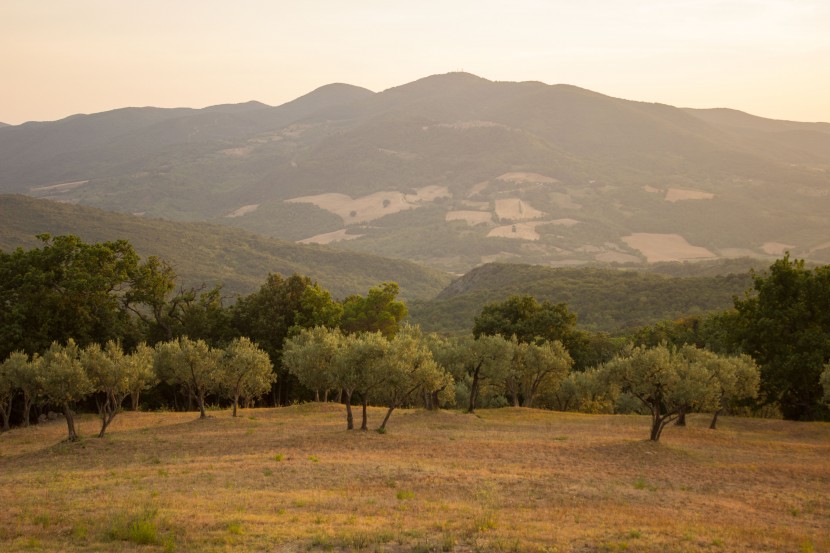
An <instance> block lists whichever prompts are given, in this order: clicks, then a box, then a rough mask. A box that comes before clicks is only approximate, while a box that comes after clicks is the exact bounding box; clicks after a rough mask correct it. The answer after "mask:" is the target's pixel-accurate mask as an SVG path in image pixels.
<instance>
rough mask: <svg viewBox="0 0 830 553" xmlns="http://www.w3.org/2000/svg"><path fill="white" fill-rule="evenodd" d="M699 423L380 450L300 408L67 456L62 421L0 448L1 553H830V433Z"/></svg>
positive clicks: (572, 426) (498, 416)
mask: <svg viewBox="0 0 830 553" xmlns="http://www.w3.org/2000/svg"><path fill="white" fill-rule="evenodd" d="M381 416H382V411H381V410H380V409H372V410H371V412H370V423H373V424H375V425H377V423H379V421H380V418H381ZM96 423H97V421H96V420H95V419H94V418H93V417H90V416H85V417H81V419H80V430H81V433H82V434H83V435H85V436H92V435H93V433H94V431H95V430H96V426H97V424H96ZM707 424H708V417H705V416H703V415H700V416H692V417H690V421H689V426H688V427H687V428H674V427H672V428H669V429H667V431H666V433H665V434H664V438H663V442H662V443H660V444H653V443H650V442H647V441H644V440H643V438H644V437H646V435H647V432H648V420H647V419H646V418H644V417H638V416H604V415H578V414H569V413H556V412H546V411H536V410H528V409H518V408H511V409H500V410H487V411H480V412H479V413H477V414H476V415H467V414H461V413H457V412H447V411H444V412H438V413H430V412H424V411H406V410H404V411H401V412H396V413H395V414H394V415H393V417H392V419H391V421H390V424H389V432H388V433H387V434H385V435H380V434H377V433H375V432H366V433H361V432H359V431H352V432H348V431H346V430H345V429H344V426H345V424H344V411H343V408H342V406H339V405H334V404H325V405H323V404H307V405H300V406H294V407H288V408H282V409H261V410H260V409H257V410H250V411H244V412H243V416H242V417H240V418H237V419H233V418H231V417H230V416H229V413H228V412H225V411H216V412H213V413H212V417H210V418H209V419H207V420H201V421H200V420H198V419H196V416H195V414H193V413H125V414H123V415H121V416H119V417H118V418H116V420H115V422H114V423H113V425H112V427H111V430H110V432H109V433H108V437H107V438H105V439H103V440H99V439H97V438H93V437H86V438H84V439H83V440H82V441H81V442H80V443H76V444H69V443H64V442H61V440H62V439H63V436H64V433H65V427H64V425H63V424H62V421H59V422H52V423H48V424H46V425H42V426H38V427H34V428H28V429H15V430H12V431H11V432H8V433H6V434H3V435H2V437H0V500H1V502H0V504H1V505H2V506H3V508H2V510H0V550H2V551H4V552H9V553H12V552H17V551H70V552H71V551H286V552H287V551H352V550H355V551H388V552H399V551H458V552H467V551H533V552H543V551H558V552H574V553H576V552H580V553H581V552H592V551H625V550H628V551H654V552H658V551H661V552H662V551H712V552H720V551H794V552H797V551H828V550H830V461H828V459H830V425H828V424H821V423H790V422H784V421H770V420H751V419H736V418H729V417H725V418H722V419H721V423H720V424H721V428H720V429H719V430H717V431H710V430H708V429H707V428H706V425H707ZM142 541H143V543H147V545H142V544H141V543H142Z"/></svg>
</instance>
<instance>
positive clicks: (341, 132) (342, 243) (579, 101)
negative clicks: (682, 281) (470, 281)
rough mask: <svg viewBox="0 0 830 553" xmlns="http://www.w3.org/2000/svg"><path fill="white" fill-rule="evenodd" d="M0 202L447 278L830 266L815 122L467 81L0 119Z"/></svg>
mask: <svg viewBox="0 0 830 553" xmlns="http://www.w3.org/2000/svg"><path fill="white" fill-rule="evenodd" d="M0 191H6V192H17V193H23V194H27V195H30V196H34V197H41V198H52V199H60V200H61V201H71V202H76V203H80V204H85V205H90V206H95V207H99V208H103V209H107V210H113V211H122V212H127V213H141V214H144V215H145V216H146V217H164V218H168V219H174V220H183V221H212V222H215V223H219V224H222V225H227V226H236V227H241V228H244V229H247V230H249V231H253V232H256V233H260V234H265V235H269V236H274V237H278V238H281V239H285V240H291V241H302V242H310V243H321V244H331V245H333V246H336V247H338V248H341V249H350V250H354V251H361V252H366V253H374V254H380V255H384V256H387V257H392V258H405V259H411V260H416V261H419V262H422V263H425V264H429V265H431V266H433V267H436V268H440V269H442V270H448V271H453V272H457V273H463V272H466V271H467V270H469V269H470V268H473V267H475V266H478V265H481V264H484V263H488V262H493V261H510V262H517V263H534V264H544V265H552V266H569V265H574V264H585V263H597V262H599V263H605V264H609V263H611V264H613V263H632V262H640V263H642V262H658V261H672V260H680V261H683V260H702V259H721V258H734V257H745V256H750V257H757V258H766V259H769V258H772V257H776V256H779V255H780V254H782V253H783V252H784V251H787V250H788V251H791V252H792V254H793V255H794V256H797V257H804V258H807V259H810V260H813V261H816V262H825V263H827V262H830V238H828V237H830V220H829V219H828V218H827V217H826V213H828V212H830V124H828V123H799V122H791V121H776V120H771V119H764V118H760V117H755V116H752V115H749V114H745V113H742V112H738V111H735V110H727V109H713V110H693V109H681V108H676V107H672V106H667V105H662V104H650V103H643V102H634V101H629V100H621V99H617V98H612V97H609V96H605V95H602V94H599V93H596V92H592V91H589V90H585V89H581V88H578V87H574V86H569V85H547V84H543V83H539V82H521V83H516V82H492V81H489V80H486V79H482V78H480V77H477V76H474V75H470V74H467V73H450V74H446V75H435V76H431V77H426V78H424V79H420V80H418V81H415V82H412V83H408V84H405V85H402V86H398V87H395V88H391V89H389V90H386V91H383V92H380V93H373V92H371V91H368V90H366V89H363V88H359V87H354V86H350V85H344V84H335V85H328V86H325V87H322V88H319V89H317V90H315V91H313V92H311V93H309V94H307V95H305V96H303V97H301V98H298V99H296V100H294V101H292V102H289V103H287V104H284V105H282V106H277V107H269V106H265V105H263V104H258V103H249V104H241V105H236V106H214V107H211V108H205V109H202V110H192V109H175V110H160V109H155V108H129V109H124V110H116V111H113V112H107V113H103V114H93V115H86V116H74V117H70V118H67V119H64V120H62V121H56V122H53V123H27V124H24V125H18V126H15V127H4V128H1V129H0Z"/></svg>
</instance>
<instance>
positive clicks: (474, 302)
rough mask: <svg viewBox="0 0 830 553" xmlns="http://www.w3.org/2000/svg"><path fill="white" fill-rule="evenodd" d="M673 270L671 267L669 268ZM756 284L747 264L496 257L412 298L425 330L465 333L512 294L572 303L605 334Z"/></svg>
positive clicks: (726, 298)
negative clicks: (545, 261) (693, 270)
mask: <svg viewBox="0 0 830 553" xmlns="http://www.w3.org/2000/svg"><path fill="white" fill-rule="evenodd" d="M666 269H667V268H666ZM750 286H751V278H750V275H749V271H748V269H746V270H744V271H743V272H739V273H732V274H720V275H707V276H685V277H678V276H667V275H664V274H659V273H655V272H649V271H643V270H640V271H634V270H617V269H601V268H596V267H593V268H592V267H582V268H551V267H541V266H532V265H517V264H505V263H491V264H488V265H483V266H481V267H478V268H476V269H473V270H472V271H470V272H469V273H467V274H465V275H464V276H463V277H461V278H459V279H457V280H455V281H453V283H452V284H450V285H449V286H448V287H447V288H446V289H444V290H443V291H442V292H441V293H440V294H439V295H438V296H437V297H436V298H434V299H431V300H422V301H416V302H412V303H411V304H410V316H411V318H412V320H413V321H414V322H417V323H418V324H420V325H421V326H422V327H423V328H424V329H425V330H428V331H440V332H445V333H454V334H456V333H457V334H462V333H467V332H470V331H471V330H472V328H473V320H474V319H475V317H476V316H477V315H478V314H479V313H480V312H481V309H482V307H484V305H486V304H487V303H492V302H496V301H503V300H504V299H506V298H507V297H509V296H511V295H516V294H519V295H523V294H529V295H532V296H534V297H536V298H537V299H539V300H550V301H552V302H554V303H566V304H567V305H568V308H569V309H570V310H571V311H573V312H575V313H576V314H577V316H578V324H579V326H580V327H582V328H587V329H592V330H601V331H606V332H622V331H625V330H626V329H630V328H636V327H639V326H643V325H648V324H653V323H656V322H658V321H663V320H672V319H677V318H679V317H683V316H687V315H700V314H703V313H707V312H710V311H717V310H723V309H727V308H728V307H730V306H731V305H732V298H733V297H734V296H740V295H741V294H742V293H743V292H744V291H745V290H747V289H748V288H749V287H750Z"/></svg>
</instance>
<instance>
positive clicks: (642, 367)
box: [605, 344, 718, 442]
mask: <svg viewBox="0 0 830 553" xmlns="http://www.w3.org/2000/svg"><path fill="white" fill-rule="evenodd" d="M689 357H690V356H689V355H683V354H682V353H681V352H680V351H678V350H677V349H676V348H674V347H668V346H666V345H665V344H661V345H659V346H656V347H652V348H644V347H636V348H633V349H630V350H629V351H626V352H624V353H623V354H621V355H618V356H617V357H615V358H614V359H612V360H611V361H610V362H609V363H608V364H607V365H606V367H605V369H606V371H607V375H608V377H609V380H610V382H612V383H616V384H617V385H619V386H620V389H621V390H622V391H623V392H628V393H630V394H631V395H633V396H634V397H635V398H637V399H638V400H639V401H640V402H641V403H642V404H643V405H644V406H645V407H646V409H648V411H649V412H650V413H651V433H650V435H649V437H650V439H651V440H653V441H655V442H656V441H659V440H660V435H661V434H662V432H663V429H664V428H665V427H666V425H667V424H669V423H670V422H671V421H673V420H675V419H676V418H677V417H678V416H679V414H680V411H681V409H683V408H688V407H693V408H698V409H705V408H710V407H712V406H713V405H714V404H715V403H716V401H717V398H718V394H717V381H716V379H715V378H714V374H713V372H712V370H711V369H710V368H709V367H708V366H707V364H706V363H702V362H699V361H698V360H695V359H690V358H689Z"/></svg>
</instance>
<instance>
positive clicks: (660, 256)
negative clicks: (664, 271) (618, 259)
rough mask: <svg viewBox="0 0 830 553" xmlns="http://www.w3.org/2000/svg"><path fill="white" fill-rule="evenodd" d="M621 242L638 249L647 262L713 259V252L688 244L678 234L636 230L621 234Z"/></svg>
mask: <svg viewBox="0 0 830 553" xmlns="http://www.w3.org/2000/svg"><path fill="white" fill-rule="evenodd" d="M622 239H623V242H625V243H626V244H628V245H629V246H630V247H632V248H634V249H635V250H639V251H640V252H641V253H642V254H643V255H644V256H646V260H647V261H648V262H649V263H655V262H658V261H694V260H696V259H714V258H715V257H717V256H716V255H715V254H713V253H712V252H710V251H709V250H707V249H706V248H702V247H700V246H693V245H691V244H689V243H688V242H687V241H686V239H685V238H683V237H682V236H680V235H679V234H652V233H647V232H637V233H634V234H630V235H628V236H623V238H622Z"/></svg>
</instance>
